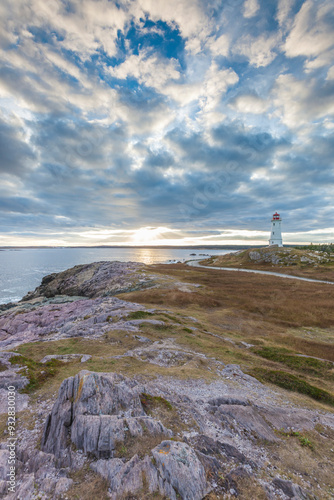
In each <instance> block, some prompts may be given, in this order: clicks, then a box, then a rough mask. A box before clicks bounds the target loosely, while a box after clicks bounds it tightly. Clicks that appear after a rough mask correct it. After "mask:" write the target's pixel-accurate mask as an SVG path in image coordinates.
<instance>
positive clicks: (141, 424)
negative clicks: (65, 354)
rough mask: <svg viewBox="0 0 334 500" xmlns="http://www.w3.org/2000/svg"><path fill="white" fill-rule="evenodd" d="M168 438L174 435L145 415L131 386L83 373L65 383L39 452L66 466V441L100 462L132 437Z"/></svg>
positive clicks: (124, 381)
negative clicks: (50, 454)
mask: <svg viewBox="0 0 334 500" xmlns="http://www.w3.org/2000/svg"><path fill="white" fill-rule="evenodd" d="M144 429H145V430H146V431H147V432H148V433H149V434H156V435H159V434H161V435H162V436H170V435H171V434H172V432H171V431H169V430H168V429H166V428H165V427H164V426H163V425H162V424H161V423H160V422H158V421H156V420H155V419H153V418H151V417H150V416H148V415H146V413H145V411H144V409H143V406H142V404H141V401H140V397H139V394H138V392H136V391H134V390H133V387H132V384H131V381H129V380H128V379H126V378H124V377H123V376H121V375H118V374H116V373H109V374H108V373H104V374H100V373H92V372H88V371H82V372H80V373H79V374H78V375H76V376H75V377H71V378H68V379H66V380H64V382H63V383H62V385H61V387H60V389H59V394H58V398H57V401H56V403H55V404H54V407H53V409H52V412H51V414H50V415H49V417H48V419H47V421H46V425H45V430H44V434H43V438H42V443H41V449H42V450H43V451H45V452H46V453H53V454H54V455H55V456H56V457H57V458H60V459H63V461H64V463H66V462H67V461H68V460H66V459H68V453H67V452H68V450H67V448H68V440H70V441H71V442H72V443H73V445H74V446H75V447H76V448H77V449H79V450H82V451H84V453H86V454H90V455H92V456H95V457H96V458H110V457H113V454H114V450H115V447H116V445H117V444H118V443H121V442H123V441H124V440H125V438H126V436H127V435H129V436H131V437H136V436H139V435H140V436H141V435H143V432H144Z"/></svg>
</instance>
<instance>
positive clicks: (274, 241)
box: [269, 212, 283, 247]
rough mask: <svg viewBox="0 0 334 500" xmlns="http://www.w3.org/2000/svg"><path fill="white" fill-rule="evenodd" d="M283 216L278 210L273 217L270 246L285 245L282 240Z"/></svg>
mask: <svg viewBox="0 0 334 500" xmlns="http://www.w3.org/2000/svg"><path fill="white" fill-rule="evenodd" d="M281 222H282V219H281V216H280V214H278V213H277V212H276V213H274V215H273V218H272V219H271V235H270V240H269V246H272V245H277V246H279V247H282V246H283V242H282V231H281Z"/></svg>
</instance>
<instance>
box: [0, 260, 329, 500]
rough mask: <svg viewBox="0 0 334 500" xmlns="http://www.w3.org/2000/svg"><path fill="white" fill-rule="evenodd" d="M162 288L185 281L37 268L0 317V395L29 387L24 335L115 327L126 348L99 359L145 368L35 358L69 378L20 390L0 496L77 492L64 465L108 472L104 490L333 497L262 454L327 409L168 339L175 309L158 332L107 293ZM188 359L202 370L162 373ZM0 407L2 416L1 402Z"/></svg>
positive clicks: (108, 268)
mask: <svg viewBox="0 0 334 500" xmlns="http://www.w3.org/2000/svg"><path fill="white" fill-rule="evenodd" d="M161 286H164V287H167V289H170V288H173V287H174V288H175V289H177V290H179V289H183V290H184V289H187V290H189V292H187V293H191V291H192V289H193V288H192V287H194V286H195V285H191V284H189V283H188V284H184V283H180V282H178V281H177V280H171V279H170V278H169V277H163V276H161V275H155V274H154V273H152V272H151V271H150V269H147V268H145V269H143V266H142V265H140V264H137V263H118V262H116V263H105V262H102V263H94V264H91V265H85V266H76V267H75V268H73V269H71V270H68V271H65V272H64V273H59V274H54V275H51V276H48V277H46V278H44V279H43V282H42V284H41V286H40V287H38V288H37V289H36V290H35V291H34V292H31V293H29V294H28V295H27V296H26V297H25V298H24V299H23V300H22V301H21V302H20V303H18V304H16V305H14V306H13V307H11V308H9V309H8V310H4V311H2V312H1V313H0V363H1V366H2V371H0V390H1V393H2V396H3V397H5V394H6V388H7V387H8V385H14V386H15V387H16V388H17V390H21V391H22V390H23V392H24V390H25V388H28V387H29V383H30V384H31V380H30V379H29V373H30V372H29V366H28V365H27V367H26V368H25V366H24V363H23V366H22V363H21V362H20V359H19V358H20V355H18V353H16V352H13V351H15V349H16V348H17V347H18V346H22V345H24V344H30V343H32V342H38V345H42V344H40V343H41V342H42V343H50V345H52V343H57V345H59V342H61V341H63V340H66V341H68V340H70V339H77V338H81V339H87V341H88V340H89V341H95V342H97V343H98V342H101V340H100V339H101V338H104V337H105V336H108V335H113V336H114V337H113V338H112V342H114V343H115V345H116V346H117V345H118V343H119V342H120V340H119V337H118V335H120V334H119V332H123V335H124V336H125V341H124V342H127V343H128V344H126V343H124V344H122V345H124V347H122V349H121V348H119V349H120V350H119V351H117V350H115V353H113V354H112V355H111V356H109V357H108V355H105V356H102V357H100V358H101V359H107V358H108V359H110V363H114V362H115V361H122V362H126V363H144V364H147V365H149V366H151V367H152V370H153V371H152V372H151V375H150V376H144V375H141V374H134V375H133V376H131V377H129V376H124V375H123V374H121V373H117V372H115V371H113V370H112V369H110V370H108V371H94V370H91V369H83V368H85V367H86V364H87V365H88V364H89V363H92V362H93V361H92V359H91V358H92V356H91V355H90V354H87V353H86V354H85V353H80V352H78V353H75V354H73V353H72V354H66V353H64V354H52V355H48V356H44V357H41V359H39V361H38V363H39V365H38V366H42V368H39V369H40V370H41V372H43V370H44V369H43V366H46V367H47V366H48V364H50V363H55V366H56V367H58V366H64V367H66V366H67V367H71V366H73V367H77V368H76V374H75V375H72V376H67V377H64V379H63V381H62V383H61V384H60V387H59V386H58V387H59V388H58V390H57V391H56V392H53V394H52V395H51V397H46V396H43V395H42V393H41V395H38V394H37V396H35V397H34V396H33V394H31V393H30V394H31V395H29V394H24V393H22V394H21V393H20V394H19V395H18V400H17V412H22V418H20V415H21V413H19V420H18V423H19V425H18V432H17V490H16V493H15V494H6V491H7V482H6V464H7V459H8V453H9V452H8V450H7V447H6V434H4V435H3V437H2V441H1V443H0V474H1V476H0V493H1V495H2V497H3V498H6V499H8V500H14V499H19V498H22V499H23V498H24V499H27V500H29V499H40V500H42V499H43V500H44V499H45V500H46V499H58V498H64V499H65V498H68V499H70V498H78V496H77V497H75V496H71V495H72V493H73V491H76V493H75V494H78V493H77V491H78V490H77V489H76V490H75V488H78V487H79V486H78V481H76V479H75V477H76V476H75V474H77V473H79V472H80V471H82V470H85V471H86V475H87V474H88V475H89V474H95V476H94V477H98V478H100V479H99V481H101V484H102V483H103V481H104V482H105V483H103V484H106V487H105V492H104V493H103V495H104V496H101V498H111V499H113V500H120V499H126V498H128V499H130V498H131V499H136V498H138V499H141V498H143V499H144V498H145V499H149V498H152V499H153V498H169V499H172V500H176V499H178V498H182V499H186V500H200V499H204V498H206V499H210V500H211V499H212V500H214V499H218V498H222V499H224V498H226V499H228V498H234V497H240V498H246V497H245V496H243V495H244V493H243V491H244V490H245V488H246V491H247V488H248V491H249V495H250V496H249V497H248V498H250V499H253V498H254V499H255V498H256V499H257V498H259V499H261V498H268V499H270V500H271V499H283V500H284V499H290V498H295V499H315V498H318V499H319V500H320V499H322V498H330V496H327V495H328V493H327V492H325V490H321V487H320V486H319V488H320V491H319V496H317V494H316V492H315V491H314V486H313V482H312V481H311V477H308V476H307V475H305V476H303V475H301V476H300V478H299V479H300V480H299V484H297V483H296V482H295V481H292V480H291V479H289V478H288V477H286V474H283V473H281V472H280V470H279V468H278V467H277V457H276V458H275V460H274V459H273V456H274V454H275V453H277V452H275V451H273V450H275V449H276V448H275V447H277V446H280V443H281V442H282V440H283V439H284V436H286V435H289V433H290V434H291V435H294V434H293V433H295V435H298V433H302V432H305V431H312V432H313V431H314V430H315V429H332V430H334V415H333V413H332V412H330V411H326V410H324V409H314V408H313V409H312V408H307V407H302V406H300V405H297V404H295V403H293V402H292V401H291V400H289V399H282V394H281V392H280V391H279V390H277V391H276V390H274V389H272V388H269V387H268V386H265V385H263V384H262V383H261V382H259V381H258V380H256V379H255V378H254V377H252V376H250V375H247V374H245V373H243V371H242V370H241V369H240V366H238V365H236V364H228V363H224V362H222V361H220V360H218V359H216V358H215V357H214V356H208V355H205V354H203V353H201V352H200V350H199V351H198V350H197V349H196V343H194V346H193V347H192V348H189V347H186V346H184V345H181V344H180V343H178V342H177V341H176V340H175V339H174V338H173V329H176V328H179V325H178V323H177V321H176V319H175V318H169V320H168V328H169V329H170V330H168V329H167V330H166V321H167V320H166V321H163V320H162V319H153V318H152V316H154V314H155V313H156V312H157V310H156V309H152V308H151V309H149V308H145V307H143V306H142V305H140V304H137V303H134V302H129V301H127V300H123V299H120V298H117V297H116V296H115V295H117V294H118V293H122V292H123V293H124V292H125V291H132V290H141V289H148V288H153V289H154V287H156V288H158V287H161ZM159 313H160V314H162V313H161V310H159ZM167 313H168V311H167V312H164V313H163V314H165V317H166V318H167V316H168V315H167ZM160 318H161V317H160ZM188 322H189V324H192V325H193V326H191V327H189V326H188V327H187V328H184V330H185V333H186V332H187V335H190V336H191V335H193V337H194V338H195V335H196V331H197V329H198V321H197V320H196V318H188ZM173 325H174V326H173ZM144 326H145V328H156V329H158V331H159V329H160V330H162V331H166V334H165V337H164V338H163V339H160V340H154V339H152V338H149V337H148V336H147V334H145V333H146V332H145V331H143V328H144ZM164 329H165V330H164ZM169 331H170V332H171V334H170V333H168V332H169ZM209 333H210V332H208V334H209ZM122 338H123V337H122ZM48 345H49V344H48ZM36 346H37V344H36ZM245 348H247V347H245ZM11 358H13V359H14V360H15V363H12V362H11V361H10V360H11ZM93 358H94V356H93ZM22 359H23V357H22ZM36 363H37V362H36ZM80 365H81V366H80ZM194 365H196V366H197V365H198V366H201V365H203V366H205V369H206V370H207V373H208V379H207V380H205V379H198V378H196V379H195V378H192V377H190V376H187V375H186V373H187V371H186V372H185V376H184V377H183V378H182V379H181V378H179V377H177V376H174V375H173V374H172V373H171V374H170V375H168V373H169V372H167V374H161V373H160V372H159V370H160V369H170V370H172V369H173V368H174V367H181V368H182V367H184V368H185V370H190V367H192V366H194ZM134 366H135V365H134ZM45 369H46V368H45ZM69 369H70V368H69ZM64 373H65V372H64ZM134 373H135V370H134ZM0 410H1V412H2V414H5V411H6V408H5V407H3V406H2V407H1V408H0ZM23 415H24V418H23ZM71 492H72V493H71ZM73 495H74V493H73ZM325 495H326V496H325ZM85 498H86V497H85ZM96 498H98V497H96Z"/></svg>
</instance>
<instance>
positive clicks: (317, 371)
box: [252, 347, 333, 378]
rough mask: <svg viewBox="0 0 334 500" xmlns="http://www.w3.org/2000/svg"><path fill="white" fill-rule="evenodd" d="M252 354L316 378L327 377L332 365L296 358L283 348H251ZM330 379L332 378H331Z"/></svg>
mask: <svg viewBox="0 0 334 500" xmlns="http://www.w3.org/2000/svg"><path fill="white" fill-rule="evenodd" d="M252 352H254V353H255V354H257V355H258V356H261V357H262V358H265V359H269V360H271V361H276V362H278V363H282V364H284V365H286V366H288V367H289V368H292V369H294V370H298V371H302V372H304V373H309V374H312V375H316V376H328V375H329V374H328V372H329V370H332V369H333V363H330V362H329V361H322V360H320V359H314V358H307V357H303V356H296V355H294V353H293V352H292V351H289V350H288V349H285V348H278V347H261V348H253V349H252ZM330 378H333V376H331V377H330Z"/></svg>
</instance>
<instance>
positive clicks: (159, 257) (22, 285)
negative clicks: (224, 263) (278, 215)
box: [0, 248, 231, 304]
mask: <svg viewBox="0 0 334 500" xmlns="http://www.w3.org/2000/svg"><path fill="white" fill-rule="evenodd" d="M230 251H231V250H212V249H204V250H203V249H201V250H194V249H191V248H189V249H177V248H162V249H161V248H34V249H33V248H24V249H19V250H17V249H15V250H3V251H0V304H6V303H7V302H17V301H18V300H20V299H21V298H22V297H23V296H24V295H25V294H26V293H27V292H29V291H30V290H34V289H35V288H36V287H37V286H38V285H40V283H41V280H42V278H43V277H44V276H46V275H48V274H51V273H57V272H60V271H64V270H65V269H68V268H70V267H73V266H76V265H78V264H89V263H90V262H97V261H102V260H106V261H112V260H119V261H122V262H127V261H132V262H143V263H144V264H157V263H161V262H164V263H170V262H176V261H181V262H183V261H185V260H189V259H196V258H204V255H221V254H225V253H229V252H230ZM192 254H196V255H195V256H194V255H192ZM201 254H202V255H201ZM203 254H204V255H203Z"/></svg>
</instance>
